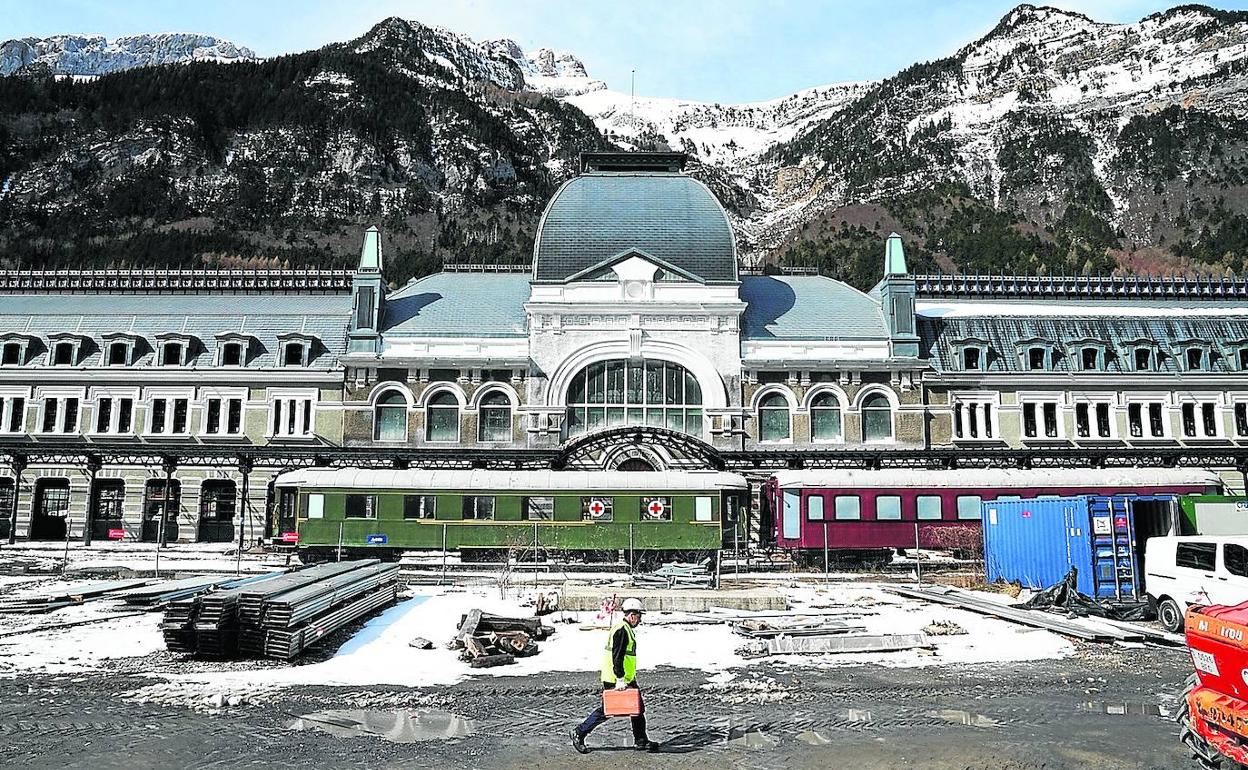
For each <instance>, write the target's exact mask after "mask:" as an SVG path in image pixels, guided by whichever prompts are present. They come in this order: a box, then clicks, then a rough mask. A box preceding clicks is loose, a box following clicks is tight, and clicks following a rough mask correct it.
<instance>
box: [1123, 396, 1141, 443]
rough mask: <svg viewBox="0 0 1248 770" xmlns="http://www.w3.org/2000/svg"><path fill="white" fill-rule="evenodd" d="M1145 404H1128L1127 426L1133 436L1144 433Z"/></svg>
mask: <svg viewBox="0 0 1248 770" xmlns="http://www.w3.org/2000/svg"><path fill="white" fill-rule="evenodd" d="M1143 411H1144V406H1143V404H1127V426H1128V429H1129V430H1130V432H1131V437H1132V438H1141V437H1142V436H1143V435H1144V417H1143Z"/></svg>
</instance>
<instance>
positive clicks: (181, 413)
mask: <svg viewBox="0 0 1248 770" xmlns="http://www.w3.org/2000/svg"><path fill="white" fill-rule="evenodd" d="M189 411H190V402H189V401H187V400H186V399H185V398H175V399H174V400H173V429H172V430H171V431H170V432H171V433H177V434H179V435H181V434H183V433H186V425H187V419H186V418H187V414H188V413H189Z"/></svg>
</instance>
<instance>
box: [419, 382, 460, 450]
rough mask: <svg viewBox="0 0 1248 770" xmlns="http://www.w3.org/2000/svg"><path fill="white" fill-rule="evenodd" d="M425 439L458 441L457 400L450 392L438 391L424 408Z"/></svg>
mask: <svg viewBox="0 0 1248 770" xmlns="http://www.w3.org/2000/svg"><path fill="white" fill-rule="evenodd" d="M425 412H426V417H425V420H426V422H425V440H426V441H459V402H458V401H456V400H455V396H454V395H453V394H451V393H446V392H442V393H438V394H437V395H435V396H434V397H433V398H431V399H429V406H427V407H426V408H425Z"/></svg>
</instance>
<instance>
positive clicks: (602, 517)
mask: <svg viewBox="0 0 1248 770" xmlns="http://www.w3.org/2000/svg"><path fill="white" fill-rule="evenodd" d="M614 509H615V498H612V497H582V498H581V519H582V520H583V521H611V520H612V519H613V518H614V515H615V514H614Z"/></svg>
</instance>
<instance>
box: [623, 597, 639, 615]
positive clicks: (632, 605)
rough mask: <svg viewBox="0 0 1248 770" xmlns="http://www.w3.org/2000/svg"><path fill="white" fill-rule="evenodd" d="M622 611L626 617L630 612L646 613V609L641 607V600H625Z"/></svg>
mask: <svg viewBox="0 0 1248 770" xmlns="http://www.w3.org/2000/svg"><path fill="white" fill-rule="evenodd" d="M621 609H622V610H623V611H624V614H625V615H627V614H628V613H630V612H645V609H643V608H642V606H641V599H625V600H624V606H623V607H622V608H621Z"/></svg>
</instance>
